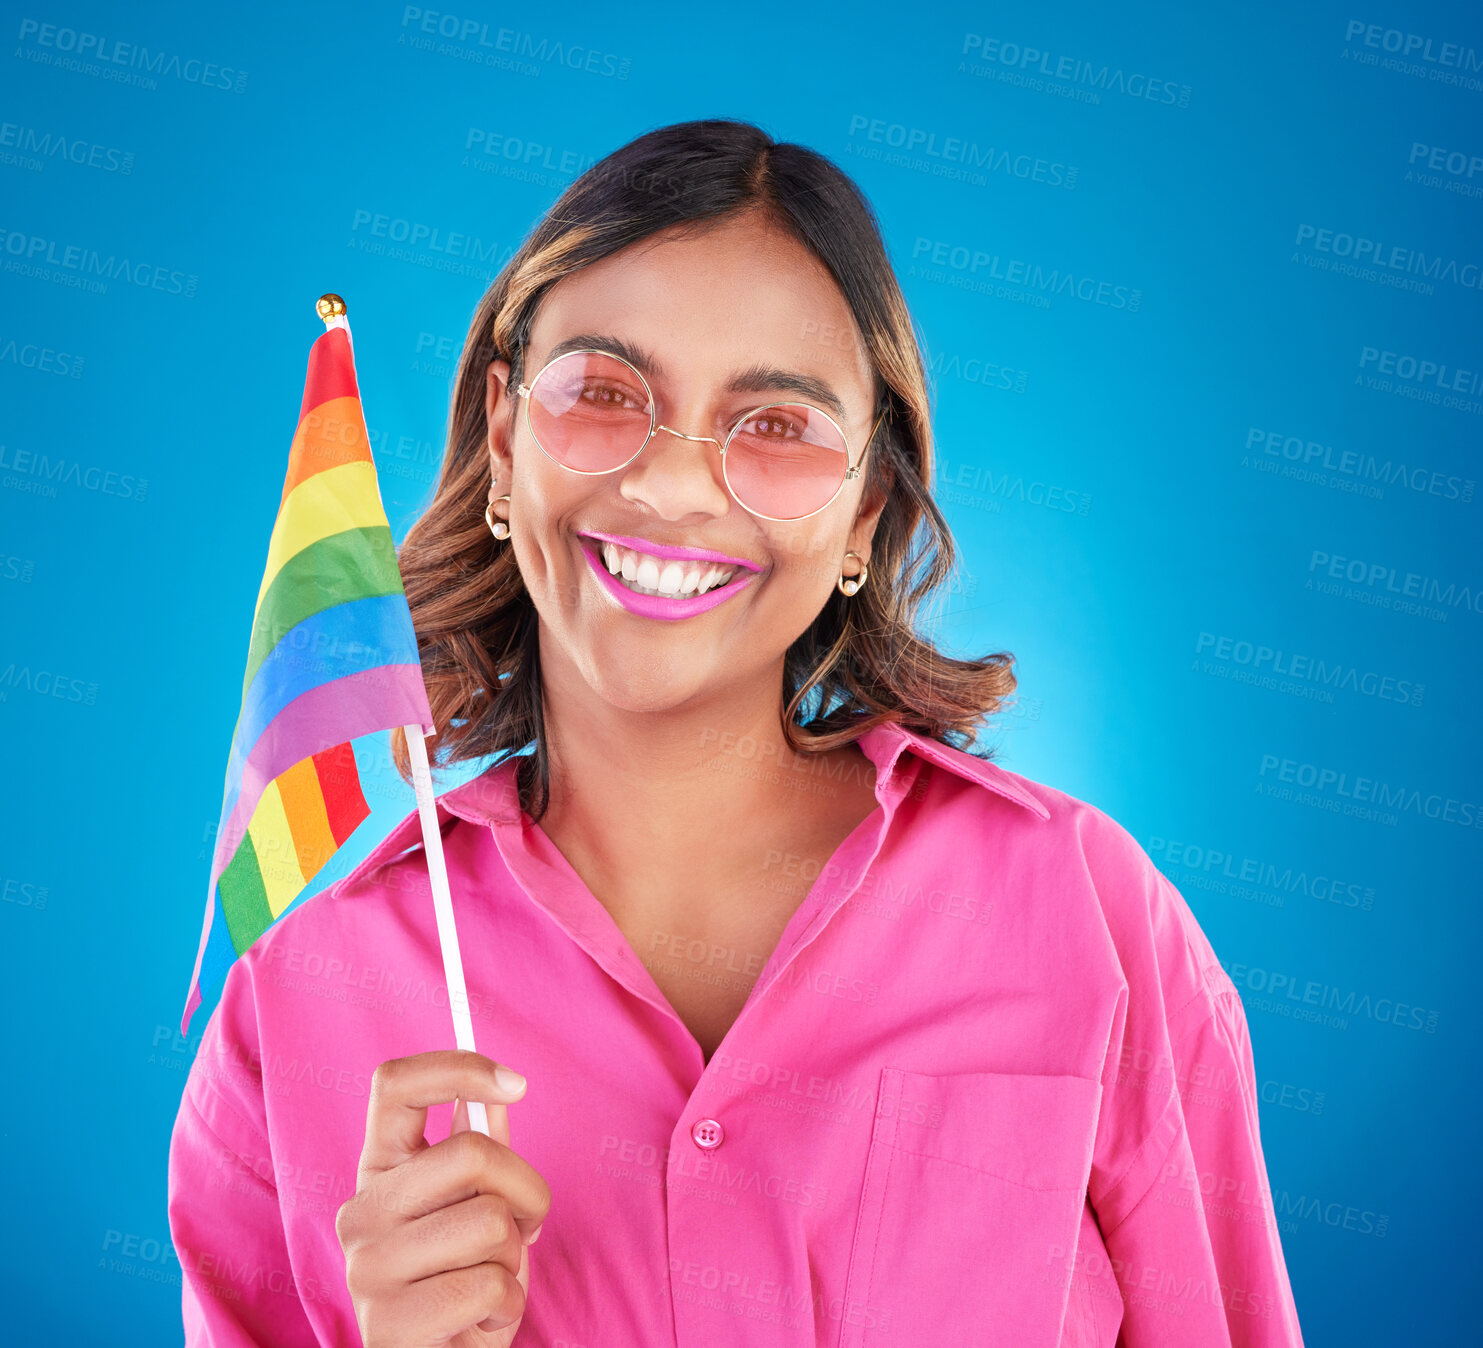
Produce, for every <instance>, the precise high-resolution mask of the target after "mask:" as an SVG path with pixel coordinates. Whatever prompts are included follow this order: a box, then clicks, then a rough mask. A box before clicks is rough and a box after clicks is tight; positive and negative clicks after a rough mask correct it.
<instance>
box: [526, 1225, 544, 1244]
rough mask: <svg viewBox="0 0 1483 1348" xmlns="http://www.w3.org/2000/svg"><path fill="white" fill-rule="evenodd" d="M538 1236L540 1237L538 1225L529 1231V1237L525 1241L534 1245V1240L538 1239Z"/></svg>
mask: <svg viewBox="0 0 1483 1348" xmlns="http://www.w3.org/2000/svg"><path fill="white" fill-rule="evenodd" d="M540 1238H541V1228H540V1227H539V1226H538V1227H536V1229H535V1230H534V1231H532V1232H531V1233H530V1239H529V1240H527V1241H526V1242H525V1243H526V1244H527V1245H534V1244H535V1243H536V1241H538V1240H539V1239H540Z"/></svg>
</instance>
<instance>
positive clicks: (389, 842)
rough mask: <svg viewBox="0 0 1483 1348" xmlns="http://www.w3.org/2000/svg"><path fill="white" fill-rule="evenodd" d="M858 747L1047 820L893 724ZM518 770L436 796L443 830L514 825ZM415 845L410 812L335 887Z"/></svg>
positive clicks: (996, 769) (984, 763) (972, 768)
mask: <svg viewBox="0 0 1483 1348" xmlns="http://www.w3.org/2000/svg"><path fill="white" fill-rule="evenodd" d="M858 742H859V745H860V750H861V752H862V753H864V754H865V756H866V757H867V758H868V759H870V761H871V762H872V763H874V764H875V770H876V778H877V781H878V782H889V781H890V780H891V778H892V777H893V776H894V775H895V774H896V772H897V771H898V770H899V769H898V767H897V763H898V762H899V760H900V758H901V755H902V754H903V753H905V752H907V751H910V752H911V753H913V754H915V755H916V756H917V757H918V758H921V759H924V760H925V761H927V762H929V763H932V764H935V765H936V766H937V767H940V768H945V769H946V770H947V771H948V772H952V773H956V774H957V775H958V776H959V777H962V778H964V779H965V780H967V781H970V782H976V783H978V785H980V786H982V787H985V788H986V789H987V790H989V791H992V792H993V793H994V794H995V795H997V796H1000V797H1002V798H1003V799H1005V800H1008V801H1012V802H1013V803H1014V804H1016V805H1019V806H1021V807H1023V808H1024V809H1026V810H1029V811H1030V813H1031V814H1034V815H1038V816H1039V817H1040V818H1041V819H1049V818H1050V811H1049V810H1048V809H1046V807H1045V804H1044V802H1042V801H1041V800H1040V799H1039V798H1038V797H1037V796H1036V795H1034V794H1033V793H1032V792H1031V791H1030V790H1029V789H1028V786H1027V785H1026V783H1025V780H1024V778H1022V777H1020V776H1018V775H1017V774H1015V773H1012V772H1008V771H1006V770H1005V769H1004V768H1001V767H1000V766H999V765H998V764H997V763H990V762H989V761H988V760H987V759H984V758H980V757H978V756H977V755H976V754H970V753H966V752H964V751H963V750H962V749H954V748H953V747H952V746H951V745H948V744H944V743H943V742H942V741H941V740H934V739H931V738H929V737H928V736H926V735H923V734H920V733H919V732H917V731H915V730H909V729H908V728H907V727H906V726H903V725H902V724H901V723H900V722H898V721H885V722H883V723H881V724H880V725H877V726H873V727H871V729H869V730H867V731H866V732H865V733H864V734H863V735H861V736H860V739H859V741H858ZM518 766H519V758H518V757H511V758H506V759H504V760H502V761H501V762H499V763H496V764H495V765H494V766H493V767H491V768H489V769H488V770H487V771H485V772H483V773H481V774H480V775H479V776H477V777H473V778H470V780H468V781H467V782H464V783H462V784H461V785H459V786H455V787H453V788H452V789H451V790H449V791H446V792H444V793H443V794H442V795H440V796H439V797H438V798H437V809H438V823H439V826H440V827H443V828H444V829H445V831H446V825H447V821H448V820H449V819H453V818H457V819H463V820H466V821H468V822H469V823H474V824H496V823H501V822H503V823H512V822H516V821H518V819H519V817H520V809H519V803H518V795H517V793H516V789H515V772H516V769H517V767H518ZM420 846H422V825H421V822H420V820H419V818H418V814H417V811H416V810H413V811H412V812H411V813H410V814H409V815H407V817H406V818H405V819H403V820H402V821H401V823H399V824H398V825H397V826H396V827H395V828H393V829H392V830H391V832H390V833H388V834H387V835H386V837H385V838H383V839H382V840H381V842H380V843H378V844H377V845H376V847H375V848H374V849H373V850H372V851H371V852H370V854H369V855H368V856H367V857H366V858H365V860H364V861H362V862H361V863H360V864H359V865H358V866H356V867H355V869H354V870H352V871H351V873H350V874H349V875H347V876H346V877H345V879H344V880H341V881H339V882H338V883H337V884H336V885H335V886H334V887H335V888H336V889H344V888H348V887H349V886H350V885H351V884H352V882H353V881H355V880H356V879H358V878H361V877H363V876H367V875H369V874H370V873H371V872H372V871H374V870H376V869H377V868H378V867H380V866H381V865H383V864H385V863H386V862H388V861H391V860H393V859H395V858H396V857H397V856H399V855H400V854H401V853H403V852H405V851H408V850H409V849H411V848H414V847H420Z"/></svg>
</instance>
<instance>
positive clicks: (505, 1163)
mask: <svg viewBox="0 0 1483 1348" xmlns="http://www.w3.org/2000/svg"><path fill="white" fill-rule="evenodd" d="M495 1066H496V1064H495V1063H494V1062H493V1061H491V1060H490V1059H489V1058H486V1057H485V1056H484V1055H483V1054H482V1053H470V1052H468V1051H467V1050H464V1049H439V1050H436V1051H434V1052H431V1053H415V1054H413V1055H412V1056H410V1057H407V1058H392V1059H389V1060H388V1061H386V1062H384V1063H382V1064H381V1066H379V1067H378V1068H377V1069H376V1072H375V1075H374V1076H373V1077H372V1079H371V1101H370V1105H369V1108H368V1110H367V1115H366V1142H365V1147H364V1149H363V1150H362V1151H361V1157H360V1169H359V1172H358V1173H357V1175H356V1182H355V1193H354V1194H353V1195H352V1196H351V1197H350V1198H348V1199H347V1200H346V1201H345V1203H344V1204H343V1205H342V1206H341V1207H340V1210H339V1212H338V1213H337V1214H336V1216H335V1234H336V1235H337V1236H338V1237H339V1239H340V1246H341V1248H342V1249H343V1250H344V1251H345V1281H346V1285H347V1286H348V1287H349V1289H350V1297H351V1300H352V1301H353V1302H354V1304H355V1318H356V1321H357V1323H358V1324H359V1326H360V1332H361V1338H362V1339H363V1340H364V1343H365V1348H422V1346H423V1345H432V1344H440V1345H442V1344H447V1345H451V1348H509V1344H510V1342H511V1341H512V1340H513V1339H514V1337H515V1331H516V1330H517V1329H519V1328H520V1321H521V1319H522V1317H523V1316H524V1315H525V1294H526V1292H527V1290H528V1289H529V1287H530V1257H529V1255H527V1254H526V1246H527V1245H528V1244H530V1243H531V1242H532V1241H533V1240H534V1239H535V1237H536V1235H537V1234H538V1233H539V1231H540V1226H541V1223H542V1222H543V1221H544V1220H545V1217H546V1213H547V1211H549V1209H550V1207H551V1190H550V1188H549V1187H548V1186H547V1184H546V1181H545V1180H543V1179H542V1178H541V1176H540V1175H539V1174H538V1173H537V1172H536V1171H535V1170H534V1169H533V1168H532V1166H531V1165H530V1163H529V1162H528V1161H526V1160H524V1159H523V1158H521V1157H520V1156H519V1155H517V1154H516V1153H515V1152H514V1151H512V1150H511V1148H510V1123H509V1116H508V1113H507V1111H506V1108H505V1105H506V1103H507V1102H510V1101H513V1100H518V1099H519V1098H520V1097H521V1096H522V1095H523V1094H524V1088H523V1087H522V1088H521V1089H520V1090H518V1091H510V1090H507V1089H505V1088H504V1087H503V1086H501V1085H500V1083H499V1081H498V1079H497V1078H496V1076H495ZM449 1100H454V1101H457V1104H456V1106H455V1108H454V1115H453V1132H452V1133H451V1134H450V1135H449V1136H448V1138H446V1139H445V1140H444V1141H442V1142H439V1143H438V1144H437V1145H436V1146H432V1147H430V1146H428V1143H427V1138H426V1137H425V1136H424V1129H425V1128H426V1127H427V1111H428V1107H429V1106H431V1105H437V1104H443V1103H445V1102H446V1101H449ZM467 1100H482V1101H484V1102H485V1107H486V1109H487V1111H488V1116H489V1134H490V1135H489V1136H488V1137H485V1136H484V1135H483V1134H482V1133H476V1132H473V1131H472V1130H471V1129H470V1128H469V1115H468V1106H467V1105H466V1104H465V1101H467Z"/></svg>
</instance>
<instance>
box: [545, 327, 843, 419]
mask: <svg viewBox="0 0 1483 1348" xmlns="http://www.w3.org/2000/svg"><path fill="white" fill-rule="evenodd" d="M587 348H596V349H598V350H600V351H611V352H612V353H613V354H614V355H615V356H622V357H623V359H624V360H626V361H627V362H628V363H629V364H630V365H632V366H633V367H634V369H636V370H638V372H639V373H640V374H642V375H643V376H644V377H645V378H646V379H656V380H662V379H663V378H664V377H665V373H664V367H663V365H661V364H660V363H659V361H657V360H656V359H655V358H654V353H653V352H652V351H646V350H644V349H643V348H642V347H640V346H636V345H635V344H634V343H633V342H630V341H629V340H628V339H627V338H624V337H616V336H614V335H613V334H611V333H600V332H582V333H578V334H577V335H576V336H574V337H565V338H563V339H562V340H561V341H559V342H557V343H556V345H555V346H553V347H552V348H551V350H550V351H549V352H548V353H547V356H546V361H545V362H544V363H549V362H551V361H553V360H555V359H556V358H557V357H558V356H565V355H569V354H570V353H571V352H573V351H581V350H584V349H587ZM773 390H781V391H782V392H785V393H796V394H798V395H800V396H801V397H803V398H806V399H807V400H808V401H809V402H813V403H817V404H818V405H819V406H820V407H822V408H823V409H824V410H825V411H827V412H832V413H833V414H834V417H835V419H836V420H837V421H839V422H841V423H843V422H845V421H847V420H848V419H849V410H848V409H847V408H846V407H845V405H844V399H843V398H841V397H840V396H839V394H838V393H836V392H835V391H834V388H833V386H832V385H831V384H829V383H828V382H827V381H826V380H823V379H819V378H817V377H816V376H814V375H811V374H804V373H803V372H802V371H800V370H784V369H780V368H779V367H778V366H776V365H765V364H763V363H761V362H760V361H759V362H758V363H757V364H755V365H749V366H748V367H747V368H746V369H744V370H738V371H737V372H736V373H735V374H734V375H732V377H731V380H730V382H729V383H728V384H727V385H726V392H727V393H767V392H771V391H773Z"/></svg>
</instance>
